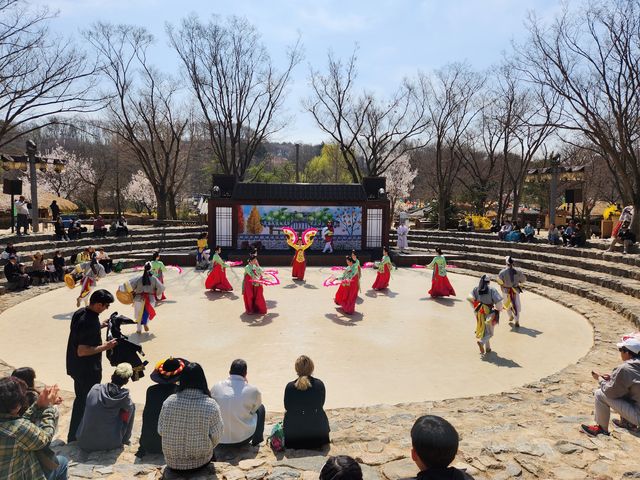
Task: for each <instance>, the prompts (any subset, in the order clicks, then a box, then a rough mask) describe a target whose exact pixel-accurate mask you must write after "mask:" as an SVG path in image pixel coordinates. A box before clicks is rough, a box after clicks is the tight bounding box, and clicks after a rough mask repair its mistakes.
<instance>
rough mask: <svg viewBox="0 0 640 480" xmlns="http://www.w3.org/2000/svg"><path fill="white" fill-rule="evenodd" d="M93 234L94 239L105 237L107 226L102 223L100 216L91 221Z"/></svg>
mask: <svg viewBox="0 0 640 480" xmlns="http://www.w3.org/2000/svg"><path fill="white" fill-rule="evenodd" d="M93 234H94V235H95V236H96V237H104V236H106V235H107V225H106V224H105V223H104V219H103V218H102V215H98V217H97V218H96V219H95V220H94V221H93Z"/></svg>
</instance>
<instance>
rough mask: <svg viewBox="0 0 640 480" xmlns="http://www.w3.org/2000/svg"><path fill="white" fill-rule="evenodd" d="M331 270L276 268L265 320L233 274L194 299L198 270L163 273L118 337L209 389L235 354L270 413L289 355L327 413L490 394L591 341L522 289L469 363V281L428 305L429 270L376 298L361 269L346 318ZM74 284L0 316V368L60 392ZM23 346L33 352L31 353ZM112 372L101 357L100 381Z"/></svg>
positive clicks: (276, 405) (552, 366) (565, 359)
mask: <svg viewBox="0 0 640 480" xmlns="http://www.w3.org/2000/svg"><path fill="white" fill-rule="evenodd" d="M331 273H332V272H331V271H330V269H328V268H309V269H308V270H307V281H306V283H294V282H292V281H291V280H290V279H289V278H288V277H289V275H290V269H289V268H281V269H280V276H281V280H282V284H281V285H280V286H274V287H265V297H266V298H267V303H268V306H269V313H268V314H267V315H265V316H250V315H246V314H245V313H244V304H243V301H242V298H241V297H240V296H239V292H240V282H241V274H242V269H241V268H234V269H231V273H230V274H229V278H230V280H231V282H232V284H233V285H234V289H235V290H234V292H231V293H227V294H223V293H213V292H205V291H204V288H203V285H204V278H205V273H203V272H195V271H194V270H193V269H185V271H184V273H183V274H178V273H177V272H176V271H175V270H170V272H169V274H168V277H167V295H168V300H167V301H166V302H165V303H164V304H163V305H161V306H159V307H158V308H157V317H156V319H154V320H153V322H152V324H151V330H152V332H151V334H142V335H137V334H135V333H133V332H134V327H133V326H128V327H125V332H128V333H133V334H132V335H131V339H132V340H134V341H137V342H140V343H142V344H143V348H144V351H145V353H146V359H147V360H149V362H150V366H149V370H148V372H147V373H149V372H150V371H151V368H152V366H153V365H154V364H155V363H156V362H157V361H158V360H161V359H163V358H166V357H167V356H169V355H174V356H181V357H185V358H188V359H190V360H193V361H198V362H200V363H201V364H202V365H203V367H204V370H205V372H206V373H207V377H208V379H209V383H213V382H214V381H217V380H219V379H222V378H225V377H226V375H227V372H228V368H229V365H230V363H231V361H232V360H233V359H234V358H237V357H242V358H245V359H246V360H247V362H248V364H249V378H250V380H251V381H252V382H253V383H254V384H256V385H257V386H259V387H260V389H261V390H262V392H263V398H264V402H265V404H266V405H267V408H268V409H269V410H271V411H283V405H282V395H283V391H284V386H285V385H286V383H287V382H288V381H290V380H292V379H293V378H295V372H294V369H293V363H294V360H295V358H296V357H297V356H298V355H300V354H307V355H309V356H310V357H311V358H312V359H313V360H314V362H315V364H316V375H317V376H318V377H319V378H321V379H322V380H323V381H324V382H325V384H326V385H327V407H330V408H335V407H358V406H366V405H375V404H381V403H385V404H397V403H403V402H421V401H425V400H442V399H445V398H456V397H469V396H477V395H484V394H489V393H499V392H502V391H505V390H509V389H512V388H514V387H517V386H520V385H523V384H525V383H528V382H533V381H537V380H538V379H540V378H543V377H546V376H548V375H551V374H553V373H555V372H557V371H558V370H561V369H562V368H564V367H566V366H567V365H570V364H572V363H575V362H576V361H578V360H579V359H580V358H581V357H582V356H584V355H586V353H587V352H588V351H589V349H590V348H591V346H592V343H593V337H592V328H591V326H590V325H589V324H588V322H587V321H586V320H585V319H584V318H583V317H582V316H581V315H579V314H577V313H575V312H573V311H571V310H570V309H568V308H566V307H563V306H561V305H558V304H556V303H553V302H551V301H550V300H548V299H546V298H544V297H541V296H539V295H536V294H533V293H528V292H527V293H525V294H524V295H523V305H524V313H523V315H522V320H521V321H522V325H523V327H522V328H520V330H517V331H516V330H512V329H511V328H510V327H509V325H508V324H507V318H506V315H504V316H503V322H502V324H501V325H499V326H498V327H497V328H496V336H495V338H494V341H493V342H492V343H493V348H494V352H492V353H491V354H489V355H487V356H485V357H481V356H480V354H479V352H478V349H477V346H476V344H475V338H474V334H473V332H474V329H475V320H474V318H473V314H472V310H471V308H470V306H469V304H468V303H467V302H466V301H465V300H464V297H466V295H467V294H468V292H470V291H471V289H472V288H473V287H474V286H475V285H476V280H475V279H474V278H472V277H468V276H464V275H455V274H451V282H452V283H453V285H454V286H455V288H456V290H457V292H458V298H452V299H441V300H433V299H431V298H427V297H426V294H425V292H426V290H427V284H428V283H429V282H430V276H431V273H430V272H426V271H424V270H414V269H400V270H397V271H396V272H394V274H393V277H392V283H391V289H390V291H388V292H386V293H376V292H375V291H373V290H369V286H370V285H371V284H372V283H373V279H374V277H375V272H374V271H372V270H371V269H364V270H363V282H362V283H363V286H362V292H361V295H360V298H361V300H360V303H359V304H358V305H357V307H356V308H357V312H356V314H355V315H353V316H346V315H343V314H341V313H340V311H339V310H338V309H336V308H335V306H334V305H333V301H332V296H333V294H334V293H335V290H336V289H335V288H325V287H323V286H322V282H323V280H324V279H325V278H327V277H328V276H329V275H330V274H331ZM137 274H138V275H139V272H138V273H137ZM132 275H136V274H135V273H134V274H131V273H130V274H122V275H110V276H108V277H107V278H106V279H104V280H102V281H100V284H99V286H100V287H102V288H107V289H109V290H111V291H112V292H113V291H115V289H116V288H117V285H118V284H119V283H122V282H123V281H124V280H125V278H127V277H129V276H132ZM78 288H79V287H76V289H75V290H73V291H72V290H69V289H67V288H66V287H63V288H61V289H58V290H54V291H51V292H48V293H45V294H43V295H41V296H39V297H36V298H33V299H30V300H27V301H25V302H22V303H20V304H18V305H16V306H14V307H12V308H10V309H8V310H6V311H5V312H3V313H2V314H0V330H1V331H3V332H7V334H3V335H2V336H1V337H0V351H1V352H2V358H3V360H5V361H7V362H8V363H10V364H13V365H30V366H32V367H34V368H35V369H36V371H37V372H38V376H39V377H40V378H46V379H47V381H48V382H57V383H58V384H59V385H60V386H61V387H62V388H63V389H66V390H72V386H73V385H72V383H71V379H70V378H69V377H67V376H66V375H65V363H64V361H65V359H64V355H65V347H66V342H67V336H68V331H69V320H70V318H71V315H72V314H73V312H74V311H75V300H74V299H75V296H76V295H77V294H78ZM113 310H117V311H119V312H120V313H122V314H125V315H128V316H131V315H132V308H131V307H130V306H125V305H122V304H119V303H118V302H116V304H114V305H113V306H112V307H111V311H113ZM567 339H570V341H567ZM25 345H37V346H38V347H37V351H38V355H34V350H33V349H31V348H25ZM112 368H113V367H111V366H109V365H108V363H107V361H106V358H105V359H104V372H105V378H106V374H107V372H109V371H110V370H111V369H112ZM150 383H151V382H150V380H149V379H148V377H146V378H144V379H142V380H141V381H138V382H136V383H134V384H132V385H131V390H132V393H133V396H134V399H135V400H136V401H138V402H141V401H143V399H144V393H145V391H146V388H147V387H148V386H149V385H150Z"/></svg>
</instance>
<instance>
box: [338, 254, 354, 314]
mask: <svg viewBox="0 0 640 480" xmlns="http://www.w3.org/2000/svg"><path fill="white" fill-rule="evenodd" d="M346 260H347V268H346V269H345V270H344V272H342V275H341V276H340V277H339V280H341V281H342V282H341V283H340V286H339V287H338V291H337V292H336V296H335V298H334V302H335V304H336V305H339V306H340V307H341V308H342V311H343V312H344V313H346V314H348V315H351V314H352V313H354V312H355V310H356V300H357V299H358V289H359V287H360V282H359V279H358V268H357V266H356V264H355V262H354V260H353V258H352V257H351V256H349V255H347V257H346Z"/></svg>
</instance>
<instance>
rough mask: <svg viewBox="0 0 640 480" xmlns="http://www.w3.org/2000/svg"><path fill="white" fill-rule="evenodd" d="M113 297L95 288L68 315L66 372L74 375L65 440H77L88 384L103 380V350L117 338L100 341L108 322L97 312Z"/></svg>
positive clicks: (101, 310)
mask: <svg viewBox="0 0 640 480" xmlns="http://www.w3.org/2000/svg"><path fill="white" fill-rule="evenodd" d="M113 301H114V298H113V295H111V293H109V292H108V291H107V290H102V289H101V290H96V291H95V292H93V294H92V295H91V298H90V300H89V306H88V307H83V308H80V309H79V310H77V311H76V312H75V313H74V314H73V317H71V327H70V332H69V341H68V343H67V374H68V375H69V376H70V377H71V378H73V390H74V392H75V394H76V398H75V400H74V401H73V410H72V412H71V422H70V424H69V434H68V436H67V443H69V442H74V441H75V440H76V430H77V429H78V425H80V421H81V420H82V415H83V414H84V407H85V402H86V400H87V394H88V393H89V391H90V390H91V387H93V386H94V385H96V384H98V383H100V381H101V380H102V352H104V351H105V350H111V349H112V348H114V347H115V346H116V345H117V344H118V341H117V340H115V339H113V340H109V341H108V342H105V343H102V337H101V335H100V329H101V328H105V327H106V326H107V321H106V320H105V321H104V322H102V323H100V318H99V315H100V314H101V313H102V312H104V311H105V310H107V309H108V308H109V306H110V305H111V304H112V303H113Z"/></svg>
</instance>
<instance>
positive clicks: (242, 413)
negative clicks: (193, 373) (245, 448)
mask: <svg viewBox="0 0 640 480" xmlns="http://www.w3.org/2000/svg"><path fill="white" fill-rule="evenodd" d="M211 396H212V397H213V399H214V400H215V401H216V402H218V405H219V406H220V412H221V413H222V422H223V423H224V432H223V433H222V438H221V439H220V444H221V445H227V446H232V447H238V446H242V445H247V444H248V443H249V442H251V445H253V446H255V445H260V443H262V435H263V433H264V417H265V409H264V405H262V395H261V394H260V391H259V390H258V389H257V388H256V387H254V386H252V385H249V382H247V362H245V361H244V360H242V359H237V360H234V361H233V362H232V363H231V368H229V378H228V379H226V380H223V381H221V382H218V383H216V384H215V385H214V386H213V388H212V389H211Z"/></svg>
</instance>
